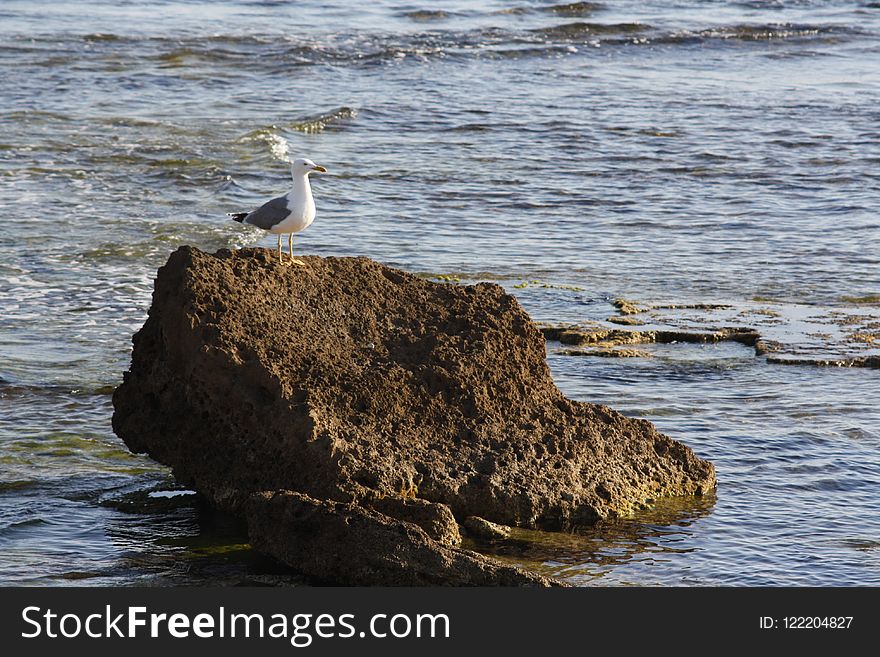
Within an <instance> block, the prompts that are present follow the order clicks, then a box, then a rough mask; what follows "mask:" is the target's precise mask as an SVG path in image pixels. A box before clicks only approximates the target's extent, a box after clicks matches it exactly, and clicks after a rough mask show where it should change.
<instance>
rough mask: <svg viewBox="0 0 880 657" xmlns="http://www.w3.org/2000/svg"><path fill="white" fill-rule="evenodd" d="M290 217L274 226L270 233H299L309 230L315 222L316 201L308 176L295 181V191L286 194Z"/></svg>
mask: <svg viewBox="0 0 880 657" xmlns="http://www.w3.org/2000/svg"><path fill="white" fill-rule="evenodd" d="M286 198H287V209H288V210H289V211H290V214H289V215H288V217H287V218H286V219H285V220H284V221H282V222H281V223H280V224H276V225H274V226H272V228H271V229H270V230H269V232H270V233H275V234H278V233H282V234H286V233H298V232H299V231H301V230H305V229H306V228H308V227H309V226H310V225H311V224H312V222H313V221H314V220H315V199H314V198H312V188H311V185H309V178H308V176H303V177H302V178H301V179H300V180H296V181H294V186H293V189H292V190H290V191H289V192H288V193H287V194H286Z"/></svg>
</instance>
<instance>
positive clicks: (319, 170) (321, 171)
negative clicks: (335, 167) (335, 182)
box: [312, 165, 327, 173]
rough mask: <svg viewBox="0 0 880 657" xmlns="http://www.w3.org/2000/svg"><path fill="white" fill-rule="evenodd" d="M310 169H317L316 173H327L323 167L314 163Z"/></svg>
mask: <svg viewBox="0 0 880 657" xmlns="http://www.w3.org/2000/svg"><path fill="white" fill-rule="evenodd" d="M312 171H317V172H318V173H327V169H325V168H324V167H319V166H318V165H315V166H314V167H313V168H312Z"/></svg>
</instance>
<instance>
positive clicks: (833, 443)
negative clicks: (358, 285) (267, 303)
mask: <svg viewBox="0 0 880 657" xmlns="http://www.w3.org/2000/svg"><path fill="white" fill-rule="evenodd" d="M878 61H880V7H878V5H877V3H872V2H845V1H843V0H828V1H819V0H816V1H809V0H799V1H796V0H779V1H775V2H713V1H710V0H705V1H699V0H684V1H683V2H677V3H668V2H661V1H660V0H657V1H653V2H635V1H634V0H632V1H630V0H620V1H615V2H611V1H609V2H607V3H600V4H595V5H591V4H589V3H574V4H570V5H560V4H554V3H553V2H540V1H537V0H513V1H511V2H500V1H498V2H488V1H487V2H446V3H427V4H421V5H420V4H418V3H416V4H411V3H406V2H394V1H391V0H377V1H376V2H371V3H361V4H360V5H357V6H352V5H351V3H347V2H312V1H311V0H306V1H302V2H296V3H287V2H246V1H241V2H222V3H220V2H210V3H208V2H204V1H203V0H201V1H199V0H193V1H184V0H178V1H176V2H154V3H151V4H150V5H145V4H143V3H135V2H129V1H125V0H123V1H119V0H115V1H114V2H106V1H104V0H94V1H92V2H88V3H85V2H84V3H62V2H41V1H37V0H28V1H27V2H24V1H21V2H19V1H14V0H10V1H7V2H4V3H2V5H0V67H2V73H3V76H2V79H3V81H2V83H0V205H2V208H3V216H4V222H3V231H2V232H0V583H3V584H64V583H69V582H76V583H78V584H96V585H105V584H160V585H168V584H219V583H224V584H225V583H270V584H275V583H295V582H296V578H295V577H294V576H292V575H291V574H290V573H289V572H287V571H286V570H284V569H283V568H280V567H278V566H277V565H275V564H274V563H272V562H271V561H269V560H266V559H263V558H260V557H259V556H257V555H255V554H254V553H253V552H252V551H251V550H250V549H249V548H248V546H247V545H246V537H245V535H244V532H243V530H242V528H241V527H240V526H239V525H238V524H237V523H235V522H234V521H232V520H230V519H229V518H225V517H221V516H217V515H216V514H213V513H212V512H211V511H210V510H209V509H207V508H205V507H204V505H203V503H202V502H201V501H200V500H199V498H198V497H197V496H195V495H191V494H188V493H187V492H186V491H183V490H181V489H180V488H179V487H178V486H177V485H176V484H175V483H174V481H173V480H172V479H171V477H170V475H169V473H168V471H167V470H166V469H165V468H163V467H160V466H158V465H156V464H154V463H153V462H151V461H150V460H149V459H147V458H145V457H141V456H134V455H132V454H130V453H129V452H128V451H127V449H126V448H125V446H124V445H123V444H122V443H121V441H120V440H118V439H117V438H116V437H115V436H114V435H113V433H112V431H111V429H110V415H111V413H112V408H111V404H110V393H111V392H112V389H113V388H114V386H116V385H117V384H118V383H119V381H120V379H121V373H122V372H123V371H124V370H125V369H126V368H127V366H128V360H129V354H130V337H131V334H132V333H133V332H134V331H135V330H137V328H138V327H139V326H140V325H141V323H142V322H143V320H144V317H145V314H146V310H147V308H148V306H149V302H150V292H151V287H152V280H153V277H154V274H155V270H156V268H157V267H158V266H160V265H161V264H162V263H163V262H164V261H165V259H166V258H167V257H168V254H169V253H170V252H171V251H172V250H173V249H175V248H176V247H177V246H179V245H181V244H192V245H195V246H197V247H199V248H201V249H203V250H208V251H213V250H216V249H218V248H221V247H240V246H245V245H254V244H261V245H265V246H271V245H272V243H273V242H272V238H267V237H265V236H264V235H262V234H260V233H259V232H258V231H250V230H248V229H247V228H242V227H241V226H239V225H237V224H234V223H232V222H229V221H228V220H227V219H226V218H225V212H227V211H231V210H237V209H241V208H248V207H251V206H253V205H255V204H258V203H260V202H261V201H263V200H266V199H267V198H269V197H271V196H272V195H274V194H276V193H278V192H279V191H281V190H283V189H285V187H286V184H287V176H288V170H287V166H286V164H285V159H286V158H287V157H288V156H289V155H303V156H308V157H311V158H312V159H314V160H315V161H316V162H318V163H320V164H323V165H325V166H327V167H328V169H330V170H331V175H328V176H325V177H321V178H320V179H316V180H315V181H314V189H315V194H316V197H317V202H318V208H319V210H318V212H319V214H318V219H317V221H316V223H315V224H314V226H312V227H311V228H310V229H309V230H308V231H306V232H305V233H303V234H302V235H301V236H300V237H298V238H297V245H296V248H298V249H301V250H302V251H303V252H308V253H313V254H319V255H369V256H371V257H373V258H376V259H378V260H381V261H384V262H387V263H389V264H391V265H394V266H397V267H401V268H403V269H406V270H409V271H412V272H417V273H420V274H423V275H426V276H436V275H443V276H452V277H457V278H458V279H459V280H460V281H461V282H470V281H476V280H493V281H496V282H498V283H500V284H502V285H504V286H505V287H506V288H507V289H508V290H509V291H511V292H512V293H514V294H516V296H517V297H518V298H519V300H520V302H521V303H522V304H523V305H524V306H525V307H526V308H527V309H528V310H529V312H530V313H532V315H533V316H534V317H535V318H536V319H537V320H540V321H546V322H584V321H597V322H600V323H603V322H605V321H606V320H607V318H608V317H610V316H614V315H615V314H616V311H615V309H614V308H613V306H612V305H611V301H612V300H613V299H614V298H616V297H626V298H629V299H633V300H635V301H637V302H638V303H640V304H642V305H644V306H656V305H670V304H677V305H681V304H694V303H712V304H725V305H727V306H728V308H727V310H723V311H719V310H708V309H704V310H698V309H695V310H692V311H690V312H682V311H662V310H657V311H653V312H652V314H650V316H647V317H646V319H648V320H649V321H650V322H654V323H659V324H661V325H671V326H677V327H682V326H684V327H688V328H701V327H702V328H706V327H709V328H712V327H718V326H753V327H755V328H758V329H759V330H760V331H762V333H766V334H767V335H769V336H770V337H772V339H774V340H776V341H778V342H780V343H781V344H783V345H784V350H785V353H789V354H791V355H794V356H797V357H801V356H811V357H816V356H822V357H829V358H844V357H845V358H849V357H862V356H866V355H870V354H873V353H876V348H875V340H880V307H878V303H880V267H878V265H880V230H878V208H880V174H878V170H880V168H878V165H880V127H878V126H880V66H878ZM639 348H640V349H642V350H643V351H645V352H646V354H645V355H644V356H643V357H637V358H619V359H618V358H597V357H573V356H568V355H564V354H563V353H562V349H561V348H560V345H558V344H554V343H549V344H548V353H549V360H550V365H551V367H552V369H553V372H554V375H555V376H556V379H557V381H558V384H559V386H560V387H561V388H562V389H563V390H564V391H565V392H566V394H568V395H569V396H571V397H573V398H576V399H582V400H587V401H594V402H601V403H604V404H608V405H610V406H612V407H615V408H617V409H619V410H621V411H622V412H624V413H626V414H628V415H632V416H638V417H644V418H648V419H650V420H651V421H653V422H655V423H656V424H657V425H658V426H659V427H660V429H661V430H662V431H664V432H666V433H668V434H669V435H671V436H673V437H675V438H677V439H680V440H682V441H684V442H685V443H687V444H688V445H690V446H691V447H692V448H693V449H694V450H695V451H696V452H697V453H698V454H699V455H701V456H703V457H705V458H708V459H710V460H712V461H713V462H714V463H715V464H716V466H717V469H718V479H719V486H718V490H717V495H716V496H715V497H714V498H704V499H698V500H672V501H664V502H663V503H661V504H658V506H657V507H656V508H655V509H652V510H649V511H648V512H646V513H645V514H644V515H642V516H639V517H637V518H633V519H627V520H625V521H620V522H618V523H614V524H611V525H608V526H603V527H599V528H595V529H590V530H584V531H582V532H578V533H573V534H555V535H554V534H541V533H534V532H527V531H517V533H516V534H515V536H514V538H513V539H511V540H510V541H506V542H503V543H499V544H488V545H475V547H477V548H478V549H480V550H483V551H486V552H491V553H494V554H498V555H500V557H501V558H503V559H509V560H512V561H515V562H517V563H523V564H526V565H527V566H529V567H531V568H535V569H539V570H541V571H543V572H548V573H552V574H556V575H559V576H561V577H563V578H565V579H566V580H568V581H570V582H572V583H575V584H581V585H595V584H600V585H602V584H614V585H670V584H675V585H678V584H683V585H716V584H720V585H801V584H803V585H833V584H837V585H857V584H862V585H867V584H873V585H876V584H880V496H878V495H877V492H878V490H880V429H878V426H880V410H878V406H880V405H878V401H880V400H878V390H880V387H878V381H880V379H878V376H880V375H878V373H877V370H876V369H866V368H829V367H815V366H810V365H802V366H782V365H774V364H772V363H769V362H767V360H766V359H765V358H764V357H759V356H756V355H755V352H754V350H753V349H751V348H749V347H746V346H744V345H740V344H738V343H726V342H725V343H719V344H713V345H685V344H672V345H643V346H640V347H639Z"/></svg>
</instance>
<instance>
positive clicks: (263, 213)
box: [244, 196, 290, 230]
mask: <svg viewBox="0 0 880 657" xmlns="http://www.w3.org/2000/svg"><path fill="white" fill-rule="evenodd" d="M289 214H290V210H288V209H287V196H279V197H278V198H273V199H272V200H271V201H268V202H267V203H264V204H263V205H261V206H260V207H259V208H257V209H256V210H254V211H253V212H251V213H250V214H249V215H248V216H246V217H245V218H244V223H246V224H250V225H251V226H256V227H257V228H262V229H263V230H270V229H271V228H272V226H275V225H277V224H280V223H281V222H282V221H284V220H285V219H287V215H289Z"/></svg>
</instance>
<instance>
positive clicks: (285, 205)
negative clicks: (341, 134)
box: [227, 158, 327, 265]
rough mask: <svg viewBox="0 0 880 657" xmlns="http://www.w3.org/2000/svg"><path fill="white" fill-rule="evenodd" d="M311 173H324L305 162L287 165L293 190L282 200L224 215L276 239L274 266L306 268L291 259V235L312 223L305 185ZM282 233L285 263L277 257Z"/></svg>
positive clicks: (309, 195)
mask: <svg viewBox="0 0 880 657" xmlns="http://www.w3.org/2000/svg"><path fill="white" fill-rule="evenodd" d="M312 171H317V172H318V173H327V169H325V168H324V167H320V166H318V165H317V164H315V163H314V162H312V161H311V160H309V159H303V158H300V159H297V160H294V161H293V164H291V165H290V175H291V176H292V177H293V189H291V190H290V191H289V192H287V193H286V194H285V195H284V196H279V197H278V198H273V199H272V200H271V201H268V202H266V203H264V204H263V205H261V206H260V207H258V208H257V209H256V210H254V211H253V212H227V215H228V216H230V217H232V218H233V219H235V220H236V221H237V222H238V223H241V224H250V225H251V226H256V227H257V228H262V229H263V230H267V231H269V232H270V233H272V234H274V235H278V262H280V263H281V264H282V265H304V264H306V263H304V262H303V261H302V260H298V259H296V258H294V257H293V234H294V233H298V232H300V231H301V230H305V229H306V228H308V227H309V226H311V225H312V222H313V221H314V220H315V199H313V198H312V187H311V185H309V174H310V173H312ZM285 233H287V236H288V237H287V247H288V250H289V251H290V261H289V262H284V259H283V258H282V257H281V236H282V235H284V234H285Z"/></svg>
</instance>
